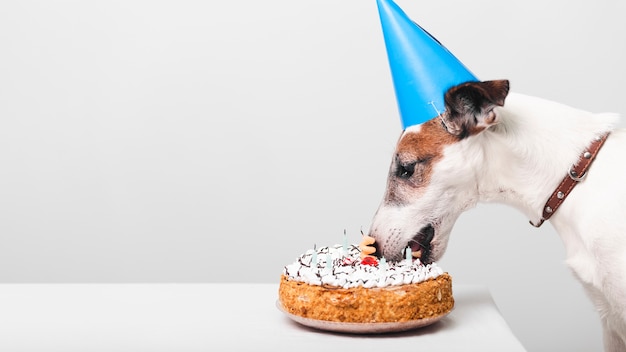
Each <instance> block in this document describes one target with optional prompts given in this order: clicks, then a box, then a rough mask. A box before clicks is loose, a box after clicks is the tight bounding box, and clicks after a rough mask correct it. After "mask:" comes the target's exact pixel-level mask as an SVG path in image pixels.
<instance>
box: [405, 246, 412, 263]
mask: <svg viewBox="0 0 626 352" xmlns="http://www.w3.org/2000/svg"><path fill="white" fill-rule="evenodd" d="M405 254H406V256H405V257H406V260H408V261H412V259H413V254H412V253H411V247H406V251H405Z"/></svg>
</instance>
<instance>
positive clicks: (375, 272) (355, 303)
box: [279, 236, 454, 323]
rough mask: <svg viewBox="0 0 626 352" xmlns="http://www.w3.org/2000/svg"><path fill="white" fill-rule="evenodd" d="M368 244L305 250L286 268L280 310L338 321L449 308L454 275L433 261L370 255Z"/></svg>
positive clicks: (397, 317) (401, 317) (435, 313)
mask: <svg viewBox="0 0 626 352" xmlns="http://www.w3.org/2000/svg"><path fill="white" fill-rule="evenodd" d="M366 237H367V236H366ZM370 239H371V238H370ZM364 240H366V239H364ZM369 242H371V243H369V244H363V243H361V245H360V246H356V245H349V246H347V245H345V244H344V245H334V246H328V247H322V248H317V249H314V250H308V251H307V252H305V253H304V254H302V255H301V256H300V257H299V258H298V259H297V260H296V261H295V262H293V263H291V264H289V265H287V266H285V267H284V269H283V272H282V275H281V280H280V285H279V304H280V306H281V308H282V309H283V310H284V311H285V312H287V313H289V314H292V315H295V316H298V317H302V318H307V319H315V320H323V321H330V322H342V323H397V322H409V321H416V320H422V319H429V318H437V317H441V316H444V315H446V314H447V313H449V312H450V311H451V310H452V308H453V306H454V299H453V297H452V279H451V277H450V276H449V275H448V274H447V273H445V272H443V270H441V268H440V267H439V266H438V265H437V264H436V263H431V264H427V265H424V264H422V263H421V262H420V261H419V259H416V258H413V257H411V256H410V254H409V255H408V256H407V258H405V259H404V260H402V261H398V262H387V261H386V260H385V259H384V258H380V259H378V258H376V257H374V256H373V255H371V254H372V252H373V251H374V250H375V249H374V248H373V246H371V245H370V244H373V239H371V240H370V241H369Z"/></svg>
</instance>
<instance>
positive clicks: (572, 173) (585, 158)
mask: <svg viewBox="0 0 626 352" xmlns="http://www.w3.org/2000/svg"><path fill="white" fill-rule="evenodd" d="M609 133H610V132H607V133H605V134H604V135H602V136H598V137H596V138H595V139H594V140H593V142H592V143H591V145H590V146H589V147H588V148H587V149H586V150H585V151H584V152H583V153H582V154H581V155H580V157H579V158H578V161H577V162H576V164H575V165H572V166H571V167H570V169H569V171H568V172H567V176H565V178H564V179H563V181H561V184H559V186H558V187H557V188H556V190H555V191H554V193H552V195H551V196H550V198H548V201H547V202H546V205H545V206H544V207H543V214H542V216H541V220H539V223H538V224H533V222H532V221H529V222H530V224H531V225H533V226H534V227H539V226H541V225H542V224H543V222H544V221H546V220H548V219H550V217H551V216H552V214H554V212H556V210H557V209H558V208H559V206H560V205H561V203H563V201H564V200H565V198H566V197H567V195H568V194H569V193H570V192H571V191H572V189H573V188H574V187H575V186H576V185H577V184H578V182H580V181H582V180H583V179H584V178H585V176H587V171H588V170H589V166H591V163H592V162H593V160H594V159H595V158H596V155H597V154H598V151H599V150H600V148H602V145H603V144H604V141H606V138H607V137H608V136H609Z"/></svg>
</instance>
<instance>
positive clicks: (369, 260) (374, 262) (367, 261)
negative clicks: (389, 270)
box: [361, 257, 378, 266]
mask: <svg viewBox="0 0 626 352" xmlns="http://www.w3.org/2000/svg"><path fill="white" fill-rule="evenodd" d="M361 264H363V265H372V266H376V265H378V260H376V258H374V257H365V258H363V260H361Z"/></svg>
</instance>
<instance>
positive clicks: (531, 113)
mask: <svg viewBox="0 0 626 352" xmlns="http://www.w3.org/2000/svg"><path fill="white" fill-rule="evenodd" d="M498 113H499V118H500V122H499V123H498V124H497V125H496V126H493V127H492V128H491V130H488V131H485V133H483V134H482V136H481V139H480V143H481V149H482V150H483V153H484V166H483V169H482V170H481V171H480V175H479V176H478V177H477V178H478V180H479V181H478V187H479V189H478V192H479V201H485V202H502V203H506V204H510V205H512V206H514V207H516V208H518V209H519V210H520V211H522V212H523V213H524V214H525V215H526V216H527V217H529V219H530V220H532V221H533V222H537V221H538V220H539V219H540V218H541V212H542V209H543V206H544V204H545V202H546V200H547V199H548V197H549V196H550V195H551V194H552V192H553V191H554V189H555V188H556V186H557V185H558V184H559V182H561V180H562V179H563V177H564V176H565V175H566V173H567V170H568V169H569V167H570V166H571V165H572V163H575V162H576V160H577V159H578V157H579V155H580V153H581V152H582V151H583V150H584V149H585V148H586V147H587V146H588V145H589V143H591V141H592V139H593V138H594V137H595V136H597V135H599V134H602V133H603V132H606V131H609V130H611V129H612V128H613V126H614V125H615V124H616V122H617V119H618V116H617V115H614V114H592V113H589V112H586V111H581V110H577V109H574V108H571V107H568V106H565V105H561V104H558V103H554V102H550V101H546V100H543V99H539V98H534V97H528V96H524V95H519V94H510V95H509V96H508V97H507V101H506V104H505V105H504V107H502V108H499V111H498Z"/></svg>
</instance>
